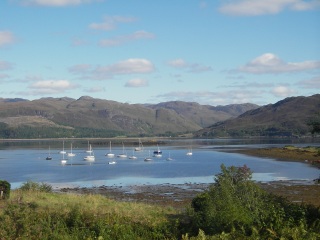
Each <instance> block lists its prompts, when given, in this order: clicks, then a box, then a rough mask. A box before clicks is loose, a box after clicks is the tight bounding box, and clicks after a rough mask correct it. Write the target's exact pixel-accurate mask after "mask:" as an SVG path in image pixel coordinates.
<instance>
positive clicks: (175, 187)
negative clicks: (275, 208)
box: [54, 180, 320, 210]
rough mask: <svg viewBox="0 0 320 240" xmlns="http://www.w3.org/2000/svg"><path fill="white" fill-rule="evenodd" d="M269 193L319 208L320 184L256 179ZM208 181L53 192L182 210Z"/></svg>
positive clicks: (63, 189)
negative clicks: (97, 196) (260, 180)
mask: <svg viewBox="0 0 320 240" xmlns="http://www.w3.org/2000/svg"><path fill="white" fill-rule="evenodd" d="M256 183H257V184H258V185H259V186H260V187H261V188H263V189H264V190H266V191H267V192H269V193H273V194H275V195H279V196H282V197H285V198H287V199H288V200H289V201H291V202H295V203H307V204H312V205H314V206H318V207H320V202H319V199H320V184H314V183H313V182H311V181H303V180H300V181H297V180H296V181H295V180H284V181H273V182H256ZM210 185H211V184H210V183H186V184H170V183H166V184H156V185H131V186H104V185H103V186H98V187H75V188H68V187H67V188H61V189H56V190H54V192H57V193H62V194H79V195H82V194H99V195H102V196H106V197H108V198H110V199H113V200H116V201H123V202H139V203H147V204H155V205H158V206H163V207H173V208H176V209H181V210H182V209H185V208H186V207H188V206H190V204H191V201H192V199H193V198H194V197H196V196H197V195H198V194H199V193H201V192H204V191H205V190H206V189H208V187H209V186H210Z"/></svg>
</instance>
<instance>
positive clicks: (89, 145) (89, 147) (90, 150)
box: [86, 141, 92, 153]
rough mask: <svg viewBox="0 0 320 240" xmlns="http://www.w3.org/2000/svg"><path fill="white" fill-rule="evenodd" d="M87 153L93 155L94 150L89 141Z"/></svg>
mask: <svg viewBox="0 0 320 240" xmlns="http://www.w3.org/2000/svg"><path fill="white" fill-rule="evenodd" d="M86 153H92V148H91V144H90V142H89V141H88V150H86Z"/></svg>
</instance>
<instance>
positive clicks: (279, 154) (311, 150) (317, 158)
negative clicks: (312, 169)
mask: <svg viewBox="0 0 320 240" xmlns="http://www.w3.org/2000/svg"><path fill="white" fill-rule="evenodd" d="M239 153H244V154H248V155H253V156H259V157H271V158H276V159H279V160H284V161H301V162H308V163H312V164H315V165H316V166H320V148H319V147H310V146H309V147H304V148H299V147H294V146H285V147H283V148H261V149H245V150H239Z"/></svg>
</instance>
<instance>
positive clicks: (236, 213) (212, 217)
mask: <svg viewBox="0 0 320 240" xmlns="http://www.w3.org/2000/svg"><path fill="white" fill-rule="evenodd" d="M251 175H252V173H251V171H250V169H249V168H247V167H246V166H243V167H234V166H231V167H228V168H227V167H225V166H224V165H221V174H218V175H217V176H216V178H215V180H216V182H215V184H213V185H212V186H210V188H209V189H208V190H206V191H205V192H203V193H201V194H199V195H198V196H197V197H196V198H194V199H193V200H192V204H191V208H190V210H189V216H190V219H191V222H190V226H189V229H191V231H190V234H193V236H196V235H197V234H198V231H199V229H201V230H203V232H205V233H206V234H210V235H212V236H214V235H219V234H222V233H227V234H231V235H230V236H232V237H230V238H227V239H234V238H237V239H238V238H242V239H243V238H244V237H246V238H247V237H251V238H254V236H257V235H258V236H260V237H261V238H262V239H268V238H271V239H274V238H277V239H280V238H281V236H284V237H286V236H288V235H289V234H290V231H295V233H294V234H295V235H296V236H298V238H294V239H305V238H306V237H307V235H306V234H307V232H308V234H309V235H308V236H318V237H320V234H319V230H320V229H319V225H320V224H319V219H320V210H319V208H315V207H313V206H310V205H308V206H305V205H298V204H293V203H291V202H289V201H288V200H286V199H284V198H282V197H277V196H275V195H271V194H269V193H267V192H266V191H264V190H263V189H261V188H260V187H259V186H258V185H257V184H256V183H254V182H253V181H251ZM292 233H293V232H292ZM236 236H238V237H236ZM198 237H199V236H198ZM278 237H279V238H278ZM307 238H308V237H307Z"/></svg>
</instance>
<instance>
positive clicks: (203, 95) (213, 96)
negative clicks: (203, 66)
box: [156, 89, 263, 106]
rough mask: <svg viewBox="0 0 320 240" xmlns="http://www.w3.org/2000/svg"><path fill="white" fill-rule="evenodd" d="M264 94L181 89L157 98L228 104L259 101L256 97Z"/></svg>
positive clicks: (253, 91)
mask: <svg viewBox="0 0 320 240" xmlns="http://www.w3.org/2000/svg"><path fill="white" fill-rule="evenodd" d="M262 97H263V96H262V94H261V93H260V92H258V91H255V90H243V89H240V90H231V91H224V92H223V91H220V92H211V91H195V92H192V91H188V92H187V91H179V92H168V93H166V94H161V95H158V96H156V98H157V99H163V101H174V100H179V101H186V102H197V103H200V104H209V105H213V106H215V105H226V104H239V103H249V102H257V101H256V99H259V100H260V99H261V98H262Z"/></svg>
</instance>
